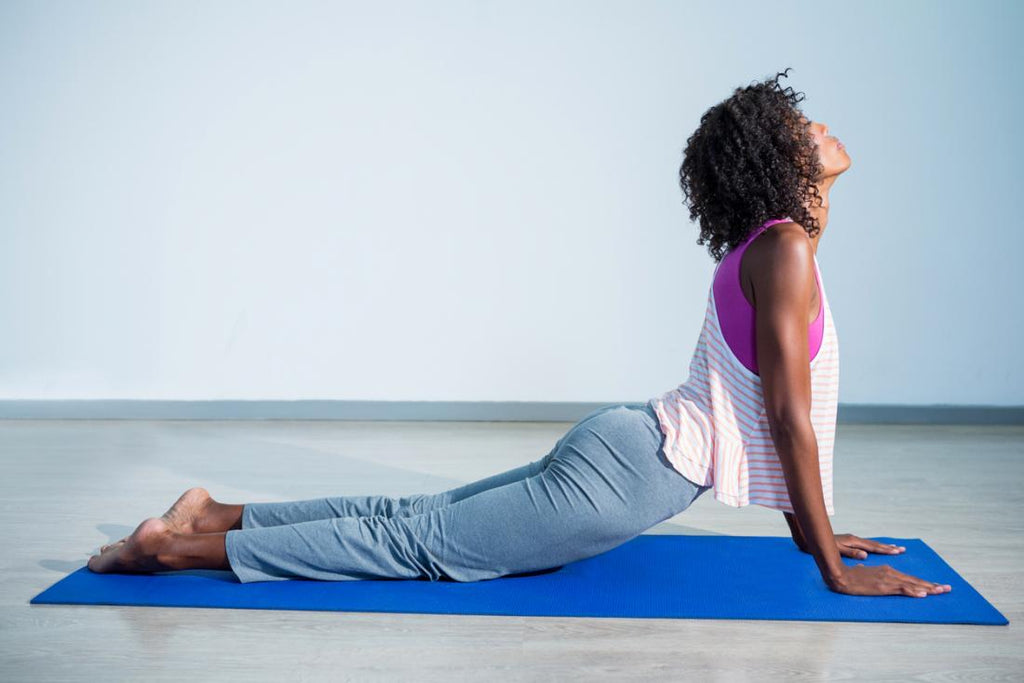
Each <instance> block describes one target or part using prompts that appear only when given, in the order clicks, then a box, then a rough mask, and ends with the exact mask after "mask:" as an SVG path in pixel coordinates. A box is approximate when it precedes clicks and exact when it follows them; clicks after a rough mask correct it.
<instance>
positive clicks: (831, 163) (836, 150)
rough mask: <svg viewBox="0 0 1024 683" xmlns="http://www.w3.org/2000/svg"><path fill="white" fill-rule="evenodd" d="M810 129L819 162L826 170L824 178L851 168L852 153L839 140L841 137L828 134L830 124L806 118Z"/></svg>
mask: <svg viewBox="0 0 1024 683" xmlns="http://www.w3.org/2000/svg"><path fill="white" fill-rule="evenodd" d="M804 121H805V122H806V124H807V126H808V128H809V129H810V133H811V137H813V138H814V144H815V145H817V147H818V163H820V164H821V166H822V168H823V169H824V171H823V172H822V174H821V175H822V179H824V178H828V177H830V176H837V175H839V174H840V173H842V172H843V171H845V170H846V169H848V168H850V155H849V154H847V153H846V147H845V146H844V145H843V143H841V142H840V141H839V138H837V137H835V136H834V135H829V134H828V126H826V125H825V124H824V123H821V122H818V121H811V120H809V119H806V118H805V119H804Z"/></svg>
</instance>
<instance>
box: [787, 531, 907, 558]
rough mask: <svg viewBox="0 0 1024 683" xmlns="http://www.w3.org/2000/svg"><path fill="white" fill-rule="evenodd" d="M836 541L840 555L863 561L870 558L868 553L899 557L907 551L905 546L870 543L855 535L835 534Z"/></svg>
mask: <svg viewBox="0 0 1024 683" xmlns="http://www.w3.org/2000/svg"><path fill="white" fill-rule="evenodd" d="M835 539H836V547H837V548H839V554H840V555H842V556H843V557H852V558H854V559H857V560H863V559H864V558H865V557H867V556H868V553H879V554H883V555H899V554H900V553H902V552H903V551H904V550H906V548H904V547H903V546H895V545H893V544H891V543H879V542H878V541H869V540H868V539H866V538H860V537H858V536H854V535H853V534H835ZM805 552H806V551H805Z"/></svg>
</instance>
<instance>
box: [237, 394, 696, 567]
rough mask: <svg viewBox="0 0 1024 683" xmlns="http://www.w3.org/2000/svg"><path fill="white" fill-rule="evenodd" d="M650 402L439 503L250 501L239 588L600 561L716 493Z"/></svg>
mask: <svg viewBox="0 0 1024 683" xmlns="http://www.w3.org/2000/svg"><path fill="white" fill-rule="evenodd" d="M663 440H664V437H663V435H662V433H661V429H660V427H659V426H658V418H657V416H656V415H655V413H654V411H653V409H652V408H651V407H650V405H649V404H648V403H630V404H615V405H609V406H605V407H603V408H599V409H597V410H595V411H594V412H592V413H590V414H589V415H587V416H586V417H584V418H583V419H582V420H580V421H579V422H577V423H576V424H575V425H574V426H573V427H572V429H570V430H569V431H568V432H567V433H566V434H565V435H564V436H562V438H561V439H559V440H558V442H557V443H556V444H555V447H554V448H553V449H552V450H551V452H550V453H548V454H547V455H545V456H544V457H543V458H541V459H540V460H537V461H535V462H531V463H529V464H526V465H522V466H520V467H516V468H514V469H511V470H508V471H507V472H502V473H501V474H496V475H494V476H491V477H487V478H485V479H481V480H479V481H475V482H472V483H470V484H466V485H464V486H460V487H457V488H454V489H451V490H450V491H445V492H443V493H436V494H413V495H409V496H404V497H387V496H348V497H334V498H314V499H311V500H300V501H292V502H284V503H250V504H247V505H245V506H244V507H243V509H242V528H241V529H232V530H229V531H228V532H227V535H226V538H225V546H226V550H227V556H228V561H229V563H230V565H231V569H232V571H233V572H234V573H235V575H236V576H237V577H238V579H239V580H240V581H241V582H242V583H249V582H253V581H276V580H284V579H293V578H301V579H316V580H326V581H345V580H359V579H427V580H430V581H438V580H451V581H481V580H486V579H493V578H497V577H500V576H506V575H510V574H521V573H528V572H535V571H538V570H545V569H553V568H558V567H561V566H562V565H565V564H568V563H570V562H575V561H577V560H582V559H585V558H588V557H593V556H595V555H599V554H601V553H603V552H606V551H608V550H611V549H612V548H615V547H616V546H618V545H621V544H622V543H625V542H626V541H628V540H630V539H631V538H634V537H636V536H638V535H640V534H641V533H643V532H644V531H645V530H647V529H649V528H651V527H652V526H654V525H656V524H658V523H659V522H663V521H665V520H666V519H669V518H670V517H672V516H674V515H676V514H679V513H680V512H682V511H683V510H685V509H686V508H688V507H689V506H690V504H691V503H693V501H694V500H696V499H697V497H698V496H700V494H701V493H703V492H704V491H706V490H707V489H708V488H710V487H704V486H699V485H698V484H695V483H693V482H691V481H689V480H688V479H686V477H684V476H683V475H681V474H680V473H679V472H678V471H676V470H675V469H674V468H673V467H672V465H671V463H670V462H669V461H668V459H667V458H666V457H665V455H664V451H663V450H662V445H663Z"/></svg>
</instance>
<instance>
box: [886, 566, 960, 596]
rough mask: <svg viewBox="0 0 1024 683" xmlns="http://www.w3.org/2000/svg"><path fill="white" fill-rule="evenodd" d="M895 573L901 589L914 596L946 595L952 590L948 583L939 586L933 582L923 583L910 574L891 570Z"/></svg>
mask: <svg viewBox="0 0 1024 683" xmlns="http://www.w3.org/2000/svg"><path fill="white" fill-rule="evenodd" d="M893 571H894V572H895V575H894V576H895V577H896V579H897V580H898V581H899V582H900V583H901V584H902V587H903V588H904V589H906V590H909V591H910V592H911V593H913V594H914V595H918V596H920V595H922V594H923V595H928V594H929V593H946V592H948V591H951V590H953V587H952V586H950V585H949V584H948V583H945V584H939V583H935V582H933V581H925V580H924V579H919V578H917V577H916V576H911V575H910V574H904V573H903V572H901V571H899V570H893Z"/></svg>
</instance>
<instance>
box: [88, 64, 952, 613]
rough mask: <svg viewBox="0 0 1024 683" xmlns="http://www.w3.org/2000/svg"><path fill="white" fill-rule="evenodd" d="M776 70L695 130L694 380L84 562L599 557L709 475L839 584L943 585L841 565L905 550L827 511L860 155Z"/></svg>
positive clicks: (470, 567) (203, 564)
mask: <svg viewBox="0 0 1024 683" xmlns="http://www.w3.org/2000/svg"><path fill="white" fill-rule="evenodd" d="M781 76H788V69H787V71H786V72H782V73H779V74H776V76H775V77H774V78H771V79H768V80H766V81H763V82H760V83H755V84H753V85H750V86H747V87H744V88H737V89H736V90H735V91H734V92H733V94H732V95H731V97H729V98H728V99H726V100H724V101H723V102H721V103H719V104H717V105H716V106H714V107H712V108H711V109H709V110H708V111H707V112H705V113H704V115H703V116H702V117H701V120H700V126H699V127H698V129H697V131H696V132H695V133H694V134H693V135H692V136H691V137H690V138H689V139H688V141H687V146H686V150H685V154H684V161H683V164H682V167H681V168H680V184H681V187H682V190H683V194H684V197H685V200H686V203H687V205H688V206H689V209H690V218H691V220H696V221H697V222H698V224H699V226H700V237H699V238H698V240H697V243H698V244H707V245H708V249H709V251H710V253H711V255H712V257H713V258H714V259H715V260H716V261H717V262H718V266H717V268H716V270H715V276H714V278H713V281H712V284H711V287H710V290H709V293H708V307H707V313H706V315H705V319H704V326H703V329H702V331H701V334H700V337H699V339H698V342H697V347H696V350H695V352H694V355H693V358H692V360H691V361H690V374H689V377H688V378H687V380H686V381H685V382H683V383H682V384H680V385H679V386H677V387H676V388H674V389H672V390H671V391H668V392H665V393H664V394H661V395H659V396H656V397H654V398H652V399H650V400H649V401H647V402H645V403H636V404H622V405H610V406H605V407H603V408H600V409H598V410H596V411H594V412H592V413H590V414H589V415H587V416H586V417H584V418H583V419H582V420H580V421H579V422H578V423H576V425H574V426H573V427H572V429H570V430H569V431H568V432H567V433H566V434H565V435H564V436H562V438H561V439H559V440H558V442H557V443H556V444H555V446H554V448H553V449H552V450H551V452H549V453H548V454H547V455H545V456H544V457H543V458H541V459H539V460H537V461H535V462H532V463H529V464H526V465H523V466H521V467H517V468H514V469H512V470H509V471H507V472H503V473H501V474H497V475H494V476H492V477H488V478H485V479H482V480H480V481H476V482H473V483H470V484H466V485H465V486H460V487H457V488H454V489H452V490H450V491H445V492H442V493H437V494H432V495H429V494H415V495H410V496H405V497H400V498H391V497H386V496H350V497H333V498H317V499H312V500H301V501H293V502H284V503H250V504H245V505H231V504H225V503H219V502H217V501H214V500H212V499H211V498H210V496H209V494H208V493H207V492H206V491H205V490H204V489H201V488H193V489H189V490H188V491H186V492H185V493H184V494H183V495H182V496H181V498H179V499H178V501H177V502H176V503H175V504H174V505H173V506H172V507H171V508H170V509H169V510H168V511H167V512H166V513H165V514H164V515H163V516H162V517H159V518H151V519H147V520H145V521H144V522H142V524H140V525H139V527H138V528H137V529H136V530H135V531H134V532H133V533H132V534H131V535H130V536H128V537H127V538H125V539H122V540H121V541H118V542H117V543H114V544H111V545H108V546H104V547H103V548H102V549H101V554H99V555H96V556H93V557H92V558H90V560H89V568H90V569H91V570H93V571H95V572H153V571H165V570H173V569H192V568H212V569H229V570H231V571H233V572H234V573H235V575H236V576H237V577H238V579H239V580H240V581H241V582H244V583H247V582H252V581H273V580H283V579H289V578H306V579H320V580H328V581H338V580H357V579H382V578H395V579H429V580H431V581H436V580H441V579H447V580H454V581H479V580H485V579H493V578H496V577H500V576H506V575H511V574H520V573H526V572H532V571H538V570H544V569H551V568H555V567H559V566H562V565H564V564H567V563H570V562H574V561H577V560H581V559H584V558H587V557H592V556H594V555H598V554H600V553H603V552H606V551H608V550H611V549H612V548H614V547H616V546H618V545H620V544H622V543H625V542H626V541H628V540H630V539H631V538H634V537H635V536H637V535H639V534H641V533H642V532H644V531H645V530H647V529H649V528H650V527H652V526H654V525H656V524H658V523H659V522H662V521H664V520H666V519H669V518H670V517H672V516H674V515H676V514H679V513H680V512H682V511H684V510H686V509H687V508H688V507H689V506H690V505H691V504H692V503H693V501H694V500H696V499H697V497H699V496H700V495H701V494H702V493H704V492H705V491H707V490H710V489H714V497H715V499H716V500H719V501H721V502H723V503H725V504H727V505H731V506H734V507H741V506H744V505H749V504H752V503H753V504H758V505H762V506H765V507H769V508H773V509H777V510H781V511H783V512H784V513H785V515H786V520H787V523H788V524H789V527H790V530H791V532H792V535H793V539H794V541H795V543H796V545H797V546H798V547H799V548H800V550H802V551H804V552H806V553H809V554H810V555H812V556H813V558H814V561H815V562H816V564H817V566H818V569H819V570H820V571H821V575H822V577H823V579H824V583H825V585H826V586H827V587H828V588H829V589H831V590H833V591H836V592H839V593H847V594H851V595H906V596H919V597H924V596H926V595H930V594H938V593H943V592H946V591H949V590H950V586H949V585H939V584H936V583H933V582H931V581H926V580H923V579H919V578H916V577H913V576H910V575H907V574H904V573H902V572H899V571H897V570H895V569H893V568H892V567H890V566H888V565H879V566H873V567H868V566H864V565H863V564H857V565H856V566H848V565H846V564H844V563H843V561H842V560H841V559H840V557H841V556H845V557H851V558H864V557H866V556H867V553H869V552H874V553H885V554H897V553H900V552H902V551H903V550H904V548H902V547H899V548H897V547H894V546H891V545H885V544H882V543H877V542H875V541H870V540H867V539H862V538H858V537H857V536H853V535H851V534H840V535H834V534H833V533H832V528H831V525H830V523H829V519H828V516H829V515H832V514H834V511H833V507H832V451H833V441H834V436H835V425H836V407H837V403H838V381H839V348H838V338H837V336H836V331H835V326H834V324H833V321H832V315H831V309H830V308H829V306H828V299H827V297H826V296H825V289H824V286H823V284H822V279H821V273H820V270H819V269H818V264H817V258H816V254H817V251H818V244H819V242H820V240H821V236H822V234H823V233H824V229H825V225H826V224H827V222H828V209H829V201H828V196H829V190H830V188H831V187H832V184H833V183H834V182H835V180H836V178H838V177H839V176H840V175H841V174H842V173H843V172H844V171H846V170H847V169H848V168H849V167H850V157H849V156H848V154H847V152H846V150H845V148H844V147H843V145H842V143H841V142H839V140H838V139H836V138H834V137H831V136H829V134H828V132H829V131H828V127H827V126H825V125H824V124H822V123H820V122H813V121H810V120H809V119H807V118H806V117H805V116H804V115H803V114H802V113H801V111H800V110H799V108H798V107H797V104H798V103H799V102H800V101H801V100H802V99H803V94H802V93H795V92H794V91H793V90H792V88H789V87H787V88H782V87H781V86H780V84H779V77H781Z"/></svg>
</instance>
